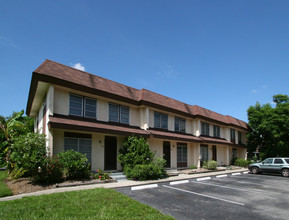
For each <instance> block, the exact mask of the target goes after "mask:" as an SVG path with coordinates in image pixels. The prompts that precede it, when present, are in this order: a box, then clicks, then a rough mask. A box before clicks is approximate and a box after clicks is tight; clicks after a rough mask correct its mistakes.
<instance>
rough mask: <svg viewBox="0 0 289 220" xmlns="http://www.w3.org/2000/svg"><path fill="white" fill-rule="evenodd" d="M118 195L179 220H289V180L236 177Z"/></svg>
mask: <svg viewBox="0 0 289 220" xmlns="http://www.w3.org/2000/svg"><path fill="white" fill-rule="evenodd" d="M116 190H117V191H119V192H121V193H123V194H126V195H128V196H130V197H131V198H133V199H135V200H137V201H139V202H141V203H144V204H147V205H150V206H152V207H154V208H156V209H158V210H160V211H161V212H162V213H165V214H169V215H171V216H173V217H175V218H176V219H289V178H284V177H282V176H279V175H266V174H263V175H253V174H250V173H249V174H248V173H236V174H230V175H219V176H212V177H206V178H198V179H193V178H192V179H189V180H182V181H175V182H166V183H158V184H151V185H144V186H137V187H125V188H118V189H116Z"/></svg>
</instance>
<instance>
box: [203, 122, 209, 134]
mask: <svg viewBox="0 0 289 220" xmlns="http://www.w3.org/2000/svg"><path fill="white" fill-rule="evenodd" d="M201 125H202V131H201V135H207V136H209V135H210V125H209V124H208V123H205V122H202V124H201Z"/></svg>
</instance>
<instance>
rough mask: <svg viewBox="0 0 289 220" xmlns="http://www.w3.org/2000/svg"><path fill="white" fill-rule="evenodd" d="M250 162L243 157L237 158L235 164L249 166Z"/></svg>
mask: <svg viewBox="0 0 289 220" xmlns="http://www.w3.org/2000/svg"><path fill="white" fill-rule="evenodd" d="M250 164H251V162H250V161H248V160H245V159H242V158H238V159H236V161H235V163H234V165H235V166H239V167H248V166H249V165H250Z"/></svg>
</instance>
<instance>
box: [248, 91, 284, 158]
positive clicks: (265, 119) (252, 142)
mask: <svg viewBox="0 0 289 220" xmlns="http://www.w3.org/2000/svg"><path fill="white" fill-rule="evenodd" d="M273 102H274V103H275V104H276V106H275V107H272V106H271V105H270V104H265V105H262V106H261V105H260V103H258V102H257V103H256V105H255V106H250V107H249V108H248V110H247V112H248V120H249V126H250V128H251V131H250V133H249V134H248V152H249V153H251V152H253V151H255V150H256V149H258V150H259V152H260V153H261V155H263V157H264V158H265V157H274V156H288V155H289V97H288V95H281V94H279V95H274V96H273Z"/></svg>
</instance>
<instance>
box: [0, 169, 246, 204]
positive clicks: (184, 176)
mask: <svg viewBox="0 0 289 220" xmlns="http://www.w3.org/2000/svg"><path fill="white" fill-rule="evenodd" d="M246 171H248V169H247V168H241V169H235V170H225V171H215V172H209V173H198V174H180V175H178V176H172V177H168V178H165V179H160V180H147V181H133V180H128V181H122V182H113V183H102V184H93V185H83V186H74V187H63V188H55V189H48V190H42V191H38V192H32V193H26V194H18V195H15V196H7V197H3V198H0V202H2V201H9V200H15V199H21V198H23V197H28V196H39V195H47V194H52V193H61V192H69V191H78V190H87V189H95V188H106V189H114V188H120V187H131V186H140V185H147V184H153V183H164V182H171V181H179V180H186V179H195V178H200V177H208V176H217V175H222V174H230V173H240V172H246Z"/></svg>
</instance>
